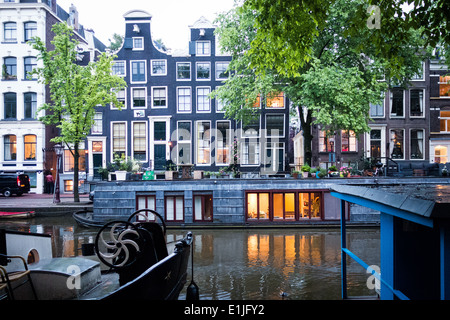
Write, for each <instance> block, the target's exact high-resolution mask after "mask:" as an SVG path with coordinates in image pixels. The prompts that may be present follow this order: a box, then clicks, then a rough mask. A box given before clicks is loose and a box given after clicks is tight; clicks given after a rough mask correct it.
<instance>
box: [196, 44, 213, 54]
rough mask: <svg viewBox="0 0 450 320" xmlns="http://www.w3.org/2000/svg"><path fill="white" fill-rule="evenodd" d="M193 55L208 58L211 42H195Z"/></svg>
mask: <svg viewBox="0 0 450 320" xmlns="http://www.w3.org/2000/svg"><path fill="white" fill-rule="evenodd" d="M195 49H196V50H195V53H196V54H197V56H210V55H211V42H210V41H197V43H196V46H195Z"/></svg>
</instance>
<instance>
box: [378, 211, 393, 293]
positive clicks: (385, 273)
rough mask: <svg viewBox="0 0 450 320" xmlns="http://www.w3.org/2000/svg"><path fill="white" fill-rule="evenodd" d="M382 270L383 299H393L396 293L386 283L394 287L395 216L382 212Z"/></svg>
mask: <svg viewBox="0 0 450 320" xmlns="http://www.w3.org/2000/svg"><path fill="white" fill-rule="evenodd" d="M380 247H381V256H380V263H381V265H380V270H381V277H382V279H383V281H382V282H381V294H380V299H381V300H393V299H394V293H393V292H392V291H391V290H390V288H388V287H387V286H386V285H385V284H384V283H387V284H388V285H389V286H390V287H391V288H394V270H395V266H394V216H392V215H389V214H386V213H383V212H380Z"/></svg>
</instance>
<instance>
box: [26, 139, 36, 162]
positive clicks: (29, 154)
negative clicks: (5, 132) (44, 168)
mask: <svg viewBox="0 0 450 320" xmlns="http://www.w3.org/2000/svg"><path fill="white" fill-rule="evenodd" d="M23 140H24V150H25V155H24V158H25V161H30V160H36V136H35V135H32V134H30V135H26V136H24V137H23Z"/></svg>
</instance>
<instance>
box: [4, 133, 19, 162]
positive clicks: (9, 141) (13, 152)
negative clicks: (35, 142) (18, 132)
mask: <svg viewBox="0 0 450 320" xmlns="http://www.w3.org/2000/svg"><path fill="white" fill-rule="evenodd" d="M3 146H4V149H3V154H4V160H5V161H15V160H17V137H16V136H15V135H7V136H4V137H3Z"/></svg>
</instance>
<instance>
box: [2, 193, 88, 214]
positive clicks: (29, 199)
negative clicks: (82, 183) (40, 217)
mask: <svg viewBox="0 0 450 320" xmlns="http://www.w3.org/2000/svg"><path fill="white" fill-rule="evenodd" d="M60 200H61V202H60V203H54V197H53V195H52V194H35V193H28V194H23V195H22V196H20V197H18V196H16V195H13V196H11V197H9V198H6V197H4V196H3V195H0V211H9V212H14V211H16V212H22V211H36V212H38V211H46V212H55V211H56V212H58V211H59V212H60V211H66V210H67V211H73V210H77V209H79V210H81V209H84V208H92V202H91V201H89V195H88V194H80V202H79V203H75V202H74V201H73V195H72V194H61V195H60Z"/></svg>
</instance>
